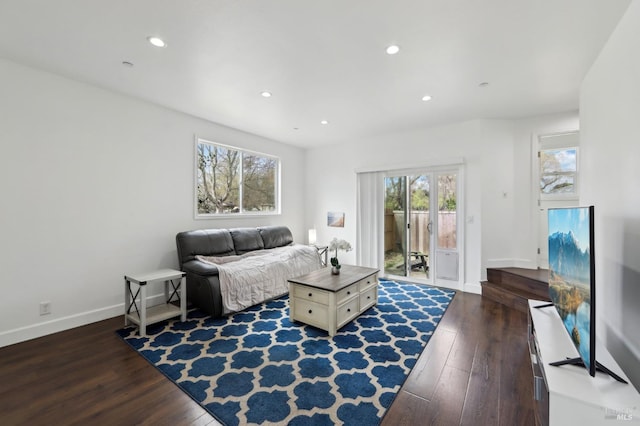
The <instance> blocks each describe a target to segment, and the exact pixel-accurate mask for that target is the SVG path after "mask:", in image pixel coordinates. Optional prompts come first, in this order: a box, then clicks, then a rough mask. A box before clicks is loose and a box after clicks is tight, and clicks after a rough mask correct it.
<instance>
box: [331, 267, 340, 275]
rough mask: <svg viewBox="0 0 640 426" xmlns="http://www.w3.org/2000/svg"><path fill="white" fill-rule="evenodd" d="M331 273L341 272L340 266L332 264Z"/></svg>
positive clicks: (337, 273)
mask: <svg viewBox="0 0 640 426" xmlns="http://www.w3.org/2000/svg"><path fill="white" fill-rule="evenodd" d="M331 273H332V274H333V275H339V274H340V268H338V267H337V266H332V267H331Z"/></svg>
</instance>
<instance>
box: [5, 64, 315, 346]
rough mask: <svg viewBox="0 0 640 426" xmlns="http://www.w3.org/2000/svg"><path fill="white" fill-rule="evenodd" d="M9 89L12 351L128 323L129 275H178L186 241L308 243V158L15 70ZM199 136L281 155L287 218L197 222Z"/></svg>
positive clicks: (8, 333)
mask: <svg viewBox="0 0 640 426" xmlns="http://www.w3.org/2000/svg"><path fill="white" fill-rule="evenodd" d="M0 82H1V83H0V214H1V220H0V235H1V236H2V237H1V238H2V241H3V243H2V245H1V246H0V271H1V274H0V278H1V280H0V290H1V293H2V297H0V346H4V345H7V344H11V343H14V342H18V341H22V340H26V339H29V338H33V337H38V336H40V335H43V334H47V333H51V332H55V331H58V330H62V329H66V328H70V327H73V326H76V325H80V324H86V323H88V322H91V321H96V320H100V319H104V318H108V317H112V316H114V315H119V314H121V313H122V312H123V306H122V305H123V302H124V285H123V275H124V274H125V273H134V272H136V271H145V270H150V269H155V268H158V267H177V255H176V249H175V234H176V233H177V232H179V231H184V230H189V229H197V228H215V227H234V226H258V225H269V224H284V225H288V226H289V227H290V228H291V229H292V231H293V233H294V238H295V239H296V241H300V242H304V241H305V239H306V236H305V234H304V232H305V231H304V229H305V228H304V226H303V225H304V214H303V201H304V195H303V194H304V179H305V174H304V171H303V165H304V151H303V150H302V149H298V148H294V147H291V146H287V145H284V144H280V143H277V142H274V141H270V140H267V139H264V138H260V137H257V136H254V135H250V134H247V133H243V132H240V131H237V130H233V129H230V128H226V127H223V126H219V125H216V124H213V123H211V122H207V121H204V120H200V119H196V118H193V117H191V116H188V115H184V114H181V113H177V112H175V111H171V110H168V109H165V108H161V107H158V106H154V105H152V104H149V103H145V102H142V101H139V100H136V99H132V98H129V97H125V96H122V95H119V94H116V93H113V92H110V91H106V90H102V89H100V88H97V87H94V86H91V85H87V84H82V83H78V82H75V81H71V80H68V79H65V78H62V77H59V76H56V75H53V74H49V73H46V72H41V71H38V70H35V69H32V68H28V67H24V66H21V65H18V64H15V63H12V62H8V61H5V60H0ZM194 135H198V136H200V137H202V138H205V139H208V140H211V141H217V142H221V143H225V144H230V145H234V146H238V147H241V148H247V149H252V150H256V151H260V152H265V153H269V154H273V155H277V156H279V157H280V158H281V160H282V180H283V185H282V200H283V205H282V212H283V213H282V215H281V216H270V217H263V218H252V219H248V218H247V219H234V220H194V218H193V217H194V211H193V210H194V208H193V203H194V201H193V197H194V196H193V192H194V191H193V182H194V171H193V164H194V158H193V156H194ZM41 301H50V302H51V306H52V314H51V315H47V316H39V303H40V302H41Z"/></svg>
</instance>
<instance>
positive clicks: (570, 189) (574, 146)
mask: <svg viewBox="0 0 640 426" xmlns="http://www.w3.org/2000/svg"><path fill="white" fill-rule="evenodd" d="M579 142H580V140H579V133H578V132H569V133H558V134H550V135H541V136H539V137H538V144H537V155H536V156H535V157H534V158H535V160H536V165H535V167H534V170H537V171H538V173H537V177H538V178H537V179H536V180H535V181H536V188H535V189H534V190H535V192H536V194H537V196H538V211H537V214H538V224H539V225H538V229H539V232H538V268H541V269H548V268H549V243H548V238H549V235H548V234H549V225H548V220H547V215H548V210H549V209H550V208H560V207H577V206H578V204H579V202H580V199H579V192H578V189H579V183H580V182H579V176H580V175H579V171H580V170H579V168H578V156H579Z"/></svg>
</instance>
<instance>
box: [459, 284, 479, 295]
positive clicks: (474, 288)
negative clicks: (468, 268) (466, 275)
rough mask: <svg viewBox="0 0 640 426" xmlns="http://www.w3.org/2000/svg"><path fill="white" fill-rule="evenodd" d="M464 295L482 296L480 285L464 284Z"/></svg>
mask: <svg viewBox="0 0 640 426" xmlns="http://www.w3.org/2000/svg"><path fill="white" fill-rule="evenodd" d="M463 291H464V292H465V293H473V294H482V286H481V285H480V283H464V289H463Z"/></svg>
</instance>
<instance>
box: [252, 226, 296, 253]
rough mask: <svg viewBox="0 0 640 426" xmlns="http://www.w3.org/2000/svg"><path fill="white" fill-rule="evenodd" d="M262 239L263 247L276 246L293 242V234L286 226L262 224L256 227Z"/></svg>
mask: <svg viewBox="0 0 640 426" xmlns="http://www.w3.org/2000/svg"><path fill="white" fill-rule="evenodd" d="M258 231H259V232H260V235H261V236H262V241H263V242H264V248H266V249H270V248H276V247H282V246H287V245H289V244H291V243H293V235H292V234H291V231H290V230H289V228H287V227H286V226H264V227H261V228H258Z"/></svg>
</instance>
